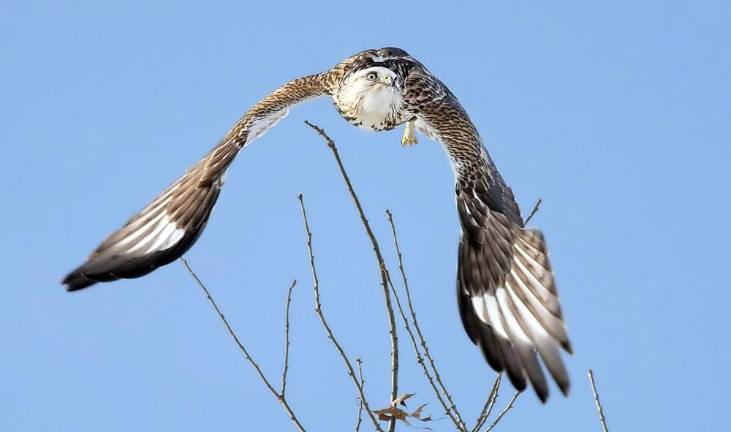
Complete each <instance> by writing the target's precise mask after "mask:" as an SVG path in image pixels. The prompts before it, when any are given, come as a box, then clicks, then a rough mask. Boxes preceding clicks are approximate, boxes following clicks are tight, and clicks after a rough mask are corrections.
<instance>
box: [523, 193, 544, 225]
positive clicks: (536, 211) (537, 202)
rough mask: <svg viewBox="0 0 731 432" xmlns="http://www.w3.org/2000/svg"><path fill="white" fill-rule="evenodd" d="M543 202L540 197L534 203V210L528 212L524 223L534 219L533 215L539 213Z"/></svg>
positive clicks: (526, 223)
mask: <svg viewBox="0 0 731 432" xmlns="http://www.w3.org/2000/svg"><path fill="white" fill-rule="evenodd" d="M541 204H543V200H542V199H540V198H538V201H536V203H535V204H534V205H533V210H531V211H530V213H528V217H527V218H525V221H524V222H523V225H528V222H530V220H531V219H533V216H535V215H536V213H538V210H539V209H540V208H541Z"/></svg>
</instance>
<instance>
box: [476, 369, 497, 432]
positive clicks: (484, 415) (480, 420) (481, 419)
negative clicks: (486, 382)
mask: <svg viewBox="0 0 731 432" xmlns="http://www.w3.org/2000/svg"><path fill="white" fill-rule="evenodd" d="M502 379H503V375H502V374H501V373H500V372H498V373H497V376H496V377H495V382H493V384H492V389H490V394H489V395H488V396H487V400H486V401H485V406H483V407H482V412H480V415H479V416H478V417H477V422H475V427H473V428H472V432H478V431H479V430H480V429H481V428H482V426H483V425H484V424H485V422H486V421H487V419H488V418H490V414H491V413H492V409H493V407H495V402H496V401H497V396H498V390H500V383H501V382H502Z"/></svg>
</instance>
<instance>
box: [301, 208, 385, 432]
mask: <svg viewBox="0 0 731 432" xmlns="http://www.w3.org/2000/svg"><path fill="white" fill-rule="evenodd" d="M297 198H298V199H299V201H300V209H301V210H302V220H303V222H304V225H305V232H306V234H307V253H308V254H309V256H310V271H311V272H312V284H313V286H312V289H313V291H314V293H315V312H316V313H317V316H318V317H320V322H321V323H322V326H323V327H324V328H325V332H326V333H327V337H328V339H330V341H331V342H332V344H333V346H335V349H336V350H337V351H338V354H340V357H341V358H342V359H343V363H345V368H346V369H347V371H348V376H350V378H351V379H352V380H353V383H354V384H355V388H356V389H357V390H358V396H359V397H360V400H361V401H362V402H363V408H364V409H365V411H366V412H367V413H368V416H369V417H370V419H371V421H372V422H373V426H374V427H375V428H376V430H377V431H379V432H383V429H381V425H380V424H378V420H377V419H376V416H375V415H374V414H373V411H372V410H371V408H370V406H368V401H367V400H366V397H365V394H364V393H363V386H362V385H361V384H360V382H359V381H358V378H357V377H356V376H355V370H353V364H352V363H351V362H350V360H349V359H348V356H347V354H345V350H344V349H343V347H342V345H340V342H338V340H337V339H336V338H335V334H334V333H333V331H332V328H331V327H330V324H329V323H328V322H327V319H326V318H325V314H324V312H323V310H322V303H321V302H320V280H319V279H318V277H317V268H316V267H315V255H314V254H313V252H312V231H310V223H309V221H308V220H307V211H306V210H305V202H304V199H303V197H302V194H299V195H298V196H297Z"/></svg>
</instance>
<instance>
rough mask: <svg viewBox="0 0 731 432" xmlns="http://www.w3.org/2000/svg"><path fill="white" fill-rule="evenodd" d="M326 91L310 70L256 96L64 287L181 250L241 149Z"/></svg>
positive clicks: (125, 274) (130, 274) (146, 268)
mask: <svg viewBox="0 0 731 432" xmlns="http://www.w3.org/2000/svg"><path fill="white" fill-rule="evenodd" d="M324 91H325V90H324V87H323V82H322V76H321V75H309V76H306V77H303V78H299V79H296V80H293V81H290V82H288V83H287V84H285V85H283V86H282V87H280V88H279V89H277V90H275V91H274V92H272V93H271V94H269V95H268V96H267V97H265V98H264V99H262V100H261V101H259V102H258V103H257V104H256V105H254V106H253V107H252V108H251V109H250V110H249V111H248V112H247V113H246V114H244V116H243V117H242V118H241V119H240V120H239V121H238V122H237V123H236V125H235V126H234V127H233V128H232V129H231V131H230V132H229V133H228V134H227V135H226V136H225V137H224V138H223V139H222V140H221V142H220V143H219V144H218V145H217V146H216V147H215V148H214V149H213V150H211V152H210V153H208V154H207V155H206V156H205V157H203V159H201V160H200V161H199V162H198V163H197V164H195V165H194V166H193V167H192V168H190V169H189V170H188V172H187V173H185V175H183V176H182V177H181V178H180V179H178V180H177V181H176V182H175V183H173V184H172V185H171V186H170V187H168V188H167V189H166V190H165V191H164V192H163V193H161V194H160V195H159V196H158V197H157V198H155V199H154V200H153V201H152V203H150V204H149V205H148V206H147V207H145V208H144V209H142V211H140V212H139V213H138V214H136V215H135V216H133V217H132V218H131V219H130V220H129V221H128V222H127V223H126V224H125V225H124V226H123V227H122V228H120V229H119V230H118V231H116V232H114V233H112V234H111V235H110V236H109V237H107V239H106V240H104V242H102V244H101V245H99V247H97V248H96V249H95V250H94V252H92V254H91V256H89V258H88V259H87V261H86V262H85V263H84V264H82V265H81V266H80V267H78V268H77V269H76V270H74V271H72V272H71V273H69V274H68V275H67V276H66V277H65V278H64V280H63V283H64V284H65V285H66V289H67V290H69V291H74V290H78V289H82V288H86V287H88V286H90V285H93V284H94V283H96V282H108V281H113V280H116V279H119V278H135V277H140V276H143V275H146V274H148V273H150V272H151V271H153V270H155V269H156V268H158V267H160V266H163V265H165V264H168V263H170V262H172V261H174V260H176V259H177V258H179V257H180V256H182V255H183V254H184V253H185V252H186V251H187V250H188V249H189V248H190V247H191V246H192V245H193V243H195V241H196V240H197V239H198V236H200V234H201V232H202V231H203V228H204V227H205V225H206V222H207V221H208V217H209V216H210V214H211V210H212V209H213V206H214V205H215V204H216V200H217V199H218V194H219V193H220V191H221V187H222V186H223V177H224V174H225V172H226V169H227V168H228V167H229V165H230V164H231V162H232V161H233V159H234V157H235V156H236V155H237V154H238V152H239V150H241V149H242V148H243V147H244V146H245V145H246V144H248V143H250V142H251V141H253V140H254V139H256V138H258V137H260V136H262V135H263V134H264V133H265V132H266V131H267V130H268V129H269V128H271V127H273V126H274V125H276V124H277V123H278V122H279V121H280V120H281V119H283V118H284V117H286V116H287V114H288V113H289V107H291V106H292V105H294V104H296V103H299V102H302V101H304V100H306V99H309V98H312V97H315V96H320V95H322V94H324Z"/></svg>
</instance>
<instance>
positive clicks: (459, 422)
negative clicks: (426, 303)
mask: <svg viewBox="0 0 731 432" xmlns="http://www.w3.org/2000/svg"><path fill="white" fill-rule="evenodd" d="M386 215H387V216H388V222H389V223H390V225H391V234H392V236H393V243H394V246H395V247H396V255H397V257H398V263H399V272H400V273H401V279H402V281H403V284H404V290H405V291H406V299H407V303H408V307H409V311H410V313H411V320H412V321H413V323H414V328H415V329H416V333H417V335H418V337H419V341H420V343H421V347H422V349H423V350H424V354H423V356H422V354H421V352H420V350H419V348H418V345H417V342H416V340H415V339H414V335H413V333H412V332H411V329H410V328H409V320H408V319H407V318H406V315H405V314H404V312H403V310H402V308H401V301H400V299H399V297H398V294H397V293H396V291H395V290H394V297H395V298H396V303H397V305H398V308H399V312H401V317H402V319H403V320H404V323H405V327H406V330H407V332H408V333H409V336H410V337H411V339H412V342H413V343H414V350H415V351H416V357H417V362H418V363H419V364H420V365H421V366H422V368H423V369H424V374H425V375H426V377H427V379H428V381H429V383H430V384H431V385H432V388H433V389H434V392H435V394H436V395H437V399H438V400H439V402H440V403H441V404H442V406H443V407H444V410H445V412H446V414H447V415H448V416H449V417H450V418H451V419H452V421H454V423H455V426H457V429H458V430H466V429H467V426H466V425H465V422H464V420H463V419H462V416H461V415H460V413H459V411H458V410H457V406H456V405H455V403H454V401H453V400H452V396H451V395H450V394H449V392H448V391H447V387H446V386H445V385H444V382H443V381H442V378H441V376H440V375H439V371H438V370H437V366H436V364H435V362H434V358H433V357H432V355H431V353H430V352H429V346H428V345H427V343H426V338H424V334H423V333H422V332H421V327H420V326H419V321H418V320H417V319H416V312H415V310H414V304H413V302H412V300H411V290H410V289H409V281H408V278H407V277H406V270H405V269H404V261H403V256H402V254H401V246H400V245H399V242H398V235H397V234H396V224H395V223H394V220H393V213H391V211H390V210H386ZM423 357H426V359H427V360H429V365H430V366H431V369H432V371H433V374H434V378H436V382H437V383H438V385H439V387H437V386H436V385H435V383H434V379H433V378H432V376H431V375H432V374H431V373H430V372H429V368H428V367H427V365H426V363H424V360H423ZM440 389H441V391H440ZM442 393H444V396H445V397H446V398H447V400H448V401H449V404H447V403H446V402H445V401H444V399H442V396H441V394H442ZM452 412H453V413H454V415H453V414H452ZM455 417H456V418H455Z"/></svg>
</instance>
